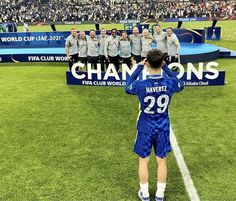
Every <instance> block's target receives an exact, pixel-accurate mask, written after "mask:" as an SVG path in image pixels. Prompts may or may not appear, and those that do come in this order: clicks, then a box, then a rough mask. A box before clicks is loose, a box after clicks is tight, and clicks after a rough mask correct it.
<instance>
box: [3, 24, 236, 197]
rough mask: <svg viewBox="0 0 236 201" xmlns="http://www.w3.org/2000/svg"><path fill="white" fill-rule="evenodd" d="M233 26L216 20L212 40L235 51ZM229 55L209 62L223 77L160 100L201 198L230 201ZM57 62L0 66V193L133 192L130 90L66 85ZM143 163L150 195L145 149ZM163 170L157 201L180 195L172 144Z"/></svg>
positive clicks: (234, 83)
mask: <svg viewBox="0 0 236 201" xmlns="http://www.w3.org/2000/svg"><path fill="white" fill-rule="evenodd" d="M209 23H210V22H195V23H184V24H183V26H184V27H187V26H188V27H189V28H190V27H192V28H193V27H194V28H195V27H196V28H200V27H204V26H207V25H208V24H209ZM170 25H173V24H170V23H168V24H167V23H163V27H167V26H170ZM185 25H186V26H185ZM235 25H236V21H230V22H219V26H221V27H222V29H223V35H222V40H221V41H218V42H213V43H214V44H217V45H221V46H224V47H227V48H231V49H236V47H235V42H236V39H235V38H236V28H235V27H236V26H235ZM93 26H94V25H90V27H91V28H93ZM120 26H121V27H118V26H117V25H116V27H118V28H122V25H120ZM90 27H83V29H87V28H88V29H90ZM109 27H113V25H109V26H108V25H107V28H109ZM30 29H32V30H34V29H35V30H36V31H46V30H47V29H48V30H49V27H47V26H43V27H30ZM41 29H42V30H41ZM58 29H60V30H69V29H70V27H69V26H64V27H62V26H58ZM78 29H79V28H78ZM81 29H82V28H81ZM230 33H232V34H230ZM235 61H236V60H233V59H218V60H217V62H218V63H219V68H220V69H223V70H225V71H226V80H227V82H228V84H226V85H225V86H218V87H186V88H185V90H184V91H183V92H181V93H180V94H176V95H175V96H174V97H173V100H172V103H171V105H170V116H171V122H172V127H173V130H174V132H175V135H176V137H177V140H178V142H179V146H180V148H181V151H182V153H183V156H184V159H185V161H186V164H187V166H188V168H189V171H190V174H191V177H192V179H193V182H194V185H195V187H196V189H197V192H198V194H199V197H200V199H201V200H203V201H213V200H214V201H235V200H236V192H235V189H236V181H235V164H236V157H235V155H236V125H235V120H236V107H235V105H236V94H235V91H236V63H235ZM66 69H67V64H66V63H59V64H58V63H20V64H16V63H11V64H3V63H1V64H0V91H1V97H2V98H1V99H0V111H1V113H0V125H1V126H0V147H1V148H0V160H1V165H0V171H1V174H0V200H4V201H5V200H9V201H12V200H14V201H19V200H20V201H21V200H48V201H51V200H55V201H56V200H66V201H67V200H68V201H72V200H78V201H87V200H88V201H105V200H109V201H136V200H138V198H137V191H138V188H139V186H138V177H137V164H138V163H137V156H136V155H135V154H133V153H132V148H133V143H134V140H135V135H136V130H135V124H136V117H137V114H138V101H137V99H136V97H132V96H128V95H126V94H125V93H124V89H123V88H122V87H117V88H116V87H85V86H67V85H66V82H65V70H66ZM150 165H151V166H150V178H151V180H150V193H151V195H152V196H153V195H154V193H155V190H156V179H155V178H156V176H155V162H154V157H152V160H151V163H150ZM168 170H169V176H168V183H167V190H166V201H188V200H189V198H188V195H187V192H186V190H185V186H184V183H183V180H182V176H181V174H180V171H179V169H178V166H177V163H176V160H175V157H174V155H173V153H172V152H171V153H170V155H169V156H168Z"/></svg>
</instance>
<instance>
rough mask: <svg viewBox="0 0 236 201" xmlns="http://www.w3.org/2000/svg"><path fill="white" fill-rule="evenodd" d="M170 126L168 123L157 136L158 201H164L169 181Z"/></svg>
mask: <svg viewBox="0 0 236 201" xmlns="http://www.w3.org/2000/svg"><path fill="white" fill-rule="evenodd" d="M169 128H170V126H169V123H168V122H166V123H165V124H164V125H163V127H162V128H161V129H160V130H159V132H158V134H156V136H155V144H154V150H155V155H156V161H157V191H156V195H155V199H156V201H162V200H163V198H164V195H165V188H166V179H167V162H166V156H167V154H168V153H169V152H170V151H171V145H170V129H169Z"/></svg>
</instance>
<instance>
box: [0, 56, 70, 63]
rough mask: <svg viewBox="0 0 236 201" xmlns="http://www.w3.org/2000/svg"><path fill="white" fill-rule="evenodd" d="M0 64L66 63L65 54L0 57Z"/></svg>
mask: <svg viewBox="0 0 236 201" xmlns="http://www.w3.org/2000/svg"><path fill="white" fill-rule="evenodd" d="M0 62H15V63H19V62H67V60H66V56H65V54H64V55H61V54H37V55H35V54H16V55H0Z"/></svg>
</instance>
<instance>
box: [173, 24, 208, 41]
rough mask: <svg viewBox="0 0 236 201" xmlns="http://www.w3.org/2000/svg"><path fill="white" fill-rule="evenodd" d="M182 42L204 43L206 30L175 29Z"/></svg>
mask: <svg viewBox="0 0 236 201" xmlns="http://www.w3.org/2000/svg"><path fill="white" fill-rule="evenodd" d="M174 33H175V34H176V35H177V37H178V39H179V41H180V42H185V43H204V39H205V30H203V29H185V28H181V29H174Z"/></svg>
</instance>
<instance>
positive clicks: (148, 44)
mask: <svg viewBox="0 0 236 201" xmlns="http://www.w3.org/2000/svg"><path fill="white" fill-rule="evenodd" d="M153 41H154V38H153V37H152V34H151V33H150V32H149V31H148V29H144V30H143V37H142V39H141V42H142V51H141V57H142V60H143V59H144V58H146V56H147V53H148V52H149V51H150V50H151V49H152V42H153Z"/></svg>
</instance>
